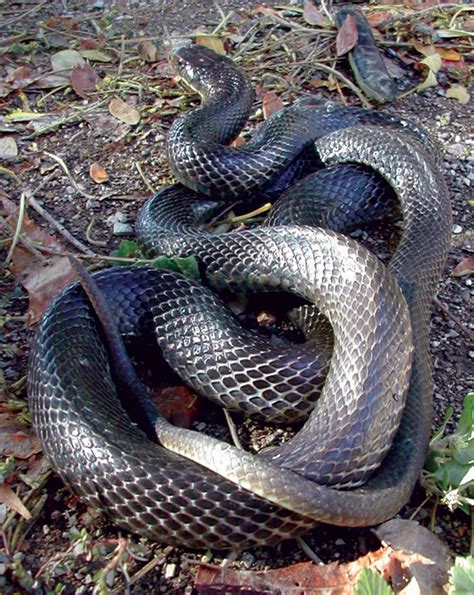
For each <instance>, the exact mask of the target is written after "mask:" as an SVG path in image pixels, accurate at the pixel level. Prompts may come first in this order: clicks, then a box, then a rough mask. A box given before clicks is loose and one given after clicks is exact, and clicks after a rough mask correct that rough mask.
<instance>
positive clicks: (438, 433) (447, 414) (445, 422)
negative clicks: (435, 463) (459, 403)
mask: <svg viewBox="0 0 474 595" xmlns="http://www.w3.org/2000/svg"><path fill="white" fill-rule="evenodd" d="M453 413H454V409H453V407H451V405H450V406H449V407H448V408H447V409H446V412H445V414H444V418H443V421H442V423H441V425H440V426H439V428H438V429H437V430H436V432H435V433H434V434H433V437H432V438H431V441H430V446H435V443H436V441H437V440H439V439H440V438H441V437H442V436H443V434H444V431H445V430H446V426H447V425H448V421H449V420H450V419H451V417H452V416H453Z"/></svg>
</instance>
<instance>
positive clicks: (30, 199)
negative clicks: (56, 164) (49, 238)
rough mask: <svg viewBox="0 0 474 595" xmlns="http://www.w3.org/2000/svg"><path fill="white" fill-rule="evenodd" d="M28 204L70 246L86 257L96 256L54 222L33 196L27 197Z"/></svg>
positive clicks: (57, 222)
mask: <svg viewBox="0 0 474 595" xmlns="http://www.w3.org/2000/svg"><path fill="white" fill-rule="evenodd" d="M28 204H29V206H31V207H33V209H34V210H35V211H36V212H37V213H38V214H39V215H41V217H43V219H45V220H46V221H47V222H48V223H49V224H50V225H52V226H53V227H54V229H56V231H57V232H59V233H60V234H61V235H62V236H63V238H65V239H66V240H67V241H68V242H69V243H70V244H72V245H73V246H74V247H76V248H77V249H78V250H80V251H81V252H83V253H84V254H87V255H88V256H96V255H95V254H94V252H93V251H92V250H91V249H90V248H88V247H87V246H85V245H84V244H83V243H82V242H80V241H79V240H77V239H76V238H75V237H74V236H73V235H72V234H71V233H70V232H69V231H68V230H67V229H66V228H65V227H64V226H63V225H61V223H59V221H56V219H55V218H54V217H53V216H52V215H50V214H49V213H48V211H46V209H44V208H43V207H42V206H41V205H40V204H39V203H38V201H37V200H36V198H35V197H34V196H32V195H28Z"/></svg>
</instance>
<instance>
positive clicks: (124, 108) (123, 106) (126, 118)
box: [109, 97, 141, 126]
mask: <svg viewBox="0 0 474 595" xmlns="http://www.w3.org/2000/svg"><path fill="white" fill-rule="evenodd" d="M109 112H110V113H111V114H112V116H114V117H115V118H117V120H120V121H122V122H125V123H126V124H130V125H131V126H135V125H136V124H138V122H139V121H140V117H141V116H140V112H139V111H138V110H137V109H136V108H135V107H133V105H130V104H128V103H126V102H125V101H123V100H122V99H119V98H118V97H114V98H113V99H112V101H111V102H110V103H109Z"/></svg>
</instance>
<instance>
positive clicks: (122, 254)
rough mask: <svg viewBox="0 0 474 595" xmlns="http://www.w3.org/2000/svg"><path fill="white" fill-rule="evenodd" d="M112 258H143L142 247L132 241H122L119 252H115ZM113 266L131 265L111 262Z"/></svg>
mask: <svg viewBox="0 0 474 595" xmlns="http://www.w3.org/2000/svg"><path fill="white" fill-rule="evenodd" d="M111 256H118V257H119V258H138V257H140V256H141V252H140V246H139V245H138V244H137V243H136V242H132V241H131V240H121V242H120V244H119V247H118V250H113V252H112V253H111ZM111 266H113V267H117V266H130V263H127V262H120V261H119V260H116V261H113V262H111Z"/></svg>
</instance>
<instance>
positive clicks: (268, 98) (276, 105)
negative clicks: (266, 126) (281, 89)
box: [263, 91, 283, 120]
mask: <svg viewBox="0 0 474 595" xmlns="http://www.w3.org/2000/svg"><path fill="white" fill-rule="evenodd" d="M282 107H283V102H282V100H281V99H280V98H279V97H278V95H277V94H276V93H274V92H273V91H267V92H266V93H265V95H264V96H263V117H264V118H265V120H267V119H268V118H269V117H270V116H271V115H272V114H273V113H274V112H277V111H278V110H280V109H281V108H282Z"/></svg>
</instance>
